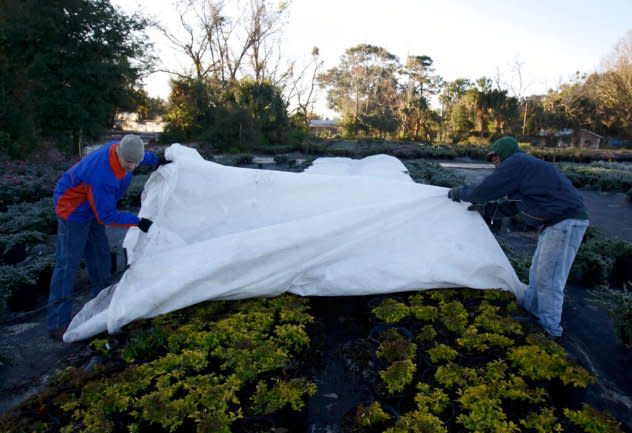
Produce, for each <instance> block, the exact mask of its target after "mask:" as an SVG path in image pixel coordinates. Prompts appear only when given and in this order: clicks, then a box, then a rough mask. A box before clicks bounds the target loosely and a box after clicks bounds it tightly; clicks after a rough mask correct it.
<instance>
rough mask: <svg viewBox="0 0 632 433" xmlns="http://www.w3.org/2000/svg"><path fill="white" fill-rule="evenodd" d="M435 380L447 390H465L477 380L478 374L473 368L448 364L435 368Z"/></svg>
mask: <svg viewBox="0 0 632 433" xmlns="http://www.w3.org/2000/svg"><path fill="white" fill-rule="evenodd" d="M435 379H437V382H439V383H440V384H441V385H443V386H444V387H445V388H447V389H452V388H465V387H466V386H468V385H469V384H470V383H474V382H476V381H477V380H478V374H477V373H476V370H474V369H473V368H469V367H461V366H460V365H458V364H455V363H453V362H450V363H448V364H446V365H440V366H439V367H438V368H437V372H436V373H435Z"/></svg>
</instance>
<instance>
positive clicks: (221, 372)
mask: <svg viewBox="0 0 632 433" xmlns="http://www.w3.org/2000/svg"><path fill="white" fill-rule="evenodd" d="M312 321H313V317H312V316H311V315H310V313H309V301H308V300H307V299H304V298H298V297H295V296H280V297H277V298H270V299H267V298H259V299H253V300H248V301H243V302H231V303H229V302H207V303H205V304H201V305H197V306H194V307H191V308H188V309H186V310H181V311H178V312H174V313H171V314H168V315H164V316H160V317H157V318H155V319H153V320H147V321H144V322H140V323H135V324H133V325H131V326H130V327H129V329H128V330H127V331H126V335H128V338H127V339H126V340H123V339H122V337H121V338H119V340H112V338H109V339H108V338H107V337H103V338H97V339H95V340H93V341H92V342H91V344H90V347H91V348H92V350H93V352H94V353H95V354H97V355H98V356H100V357H102V358H103V359H104V362H103V363H102V364H100V365H98V366H97V368H96V369H94V370H92V371H90V372H86V371H84V370H83V369H81V368H78V367H69V368H67V369H65V370H63V371H62V372H61V373H60V374H59V375H58V376H57V377H56V378H55V379H54V380H53V383H52V385H53V386H52V387H51V388H49V389H48V390H47V391H45V392H44V393H43V394H41V395H39V396H37V397H36V398H34V399H31V400H30V401H28V402H27V403H26V404H24V405H22V406H21V407H20V408H18V409H17V410H14V411H13V412H12V413H11V414H9V415H8V416H5V417H4V418H3V419H2V420H1V421H0V430H2V431H6V432H23V431H27V430H28V431H61V432H65V433H69V432H75V431H77V432H78V431H81V432H115V431H126V432H155V431H171V432H181V431H182V432H183V431H192V430H195V431H199V432H216V433H221V432H224V433H228V432H231V431H248V430H247V427H245V426H247V425H248V422H247V421H248V419H249V418H252V417H261V416H269V417H270V418H269V420H268V422H269V423H270V424H271V425H274V426H276V427H278V428H283V427H286V426H285V423H287V422H291V419H292V417H291V416H290V417H289V418H288V415H291V414H292V413H300V412H301V411H303V410H304V408H305V402H306V399H308V398H309V397H310V396H311V395H313V394H314V392H315V391H316V385H315V384H314V383H312V382H310V381H309V380H308V379H306V378H305V377H302V376H300V374H299V366H300V359H301V358H300V355H301V354H302V353H304V352H305V351H306V350H307V349H308V347H309V344H310V339H309V335H308V333H307V327H308V326H309V324H310V323H311V322H312ZM113 341H121V342H122V343H123V344H121V345H119V346H118V347H116V348H114V349H113V347H115V346H116V345H114V344H113V343H112V342H113ZM275 414H276V415H278V414H281V415H283V416H276V415H275ZM288 419H290V421H288ZM303 419H304V416H302V417H298V418H295V420H294V422H298V423H300V422H302V420H303ZM297 420H298V421H297ZM240 426H241V427H240ZM294 427H295V426H291V427H288V428H290V429H292V428H294ZM242 428H243V429H242ZM244 429H245V430H244Z"/></svg>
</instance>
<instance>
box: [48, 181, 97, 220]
mask: <svg viewBox="0 0 632 433" xmlns="http://www.w3.org/2000/svg"><path fill="white" fill-rule="evenodd" d="M88 194H91V191H90V186H89V185H86V184H81V185H77V186H75V187H72V188H68V189H67V190H66V191H64V193H63V194H62V195H61V196H60V197H59V199H58V200H57V206H56V207H55V213H57V215H59V216H60V217H62V218H63V219H68V217H69V216H70V215H71V214H72V213H73V212H74V211H75V209H77V208H78V207H79V206H81V205H82V204H83V203H84V202H85V201H86V200H87V198H88Z"/></svg>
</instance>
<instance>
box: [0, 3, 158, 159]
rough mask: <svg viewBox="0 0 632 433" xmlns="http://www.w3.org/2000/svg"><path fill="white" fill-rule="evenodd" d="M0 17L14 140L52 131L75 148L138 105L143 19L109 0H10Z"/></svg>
mask: <svg viewBox="0 0 632 433" xmlns="http://www.w3.org/2000/svg"><path fill="white" fill-rule="evenodd" d="M0 17H2V19H0V53H1V54H0V58H1V59H2V63H1V66H0V67H1V68H2V71H3V72H2V74H3V75H4V78H6V83H10V85H7V86H6V87H4V88H2V89H1V91H2V97H1V100H2V101H3V103H4V104H7V105H9V106H10V108H9V109H7V108H6V107H5V108H4V109H3V110H2V111H0V130H5V131H7V132H8V133H9V134H10V135H11V136H12V138H13V139H14V140H18V141H19V140H23V141H24V142H28V141H31V140H32V139H33V136H38V135H41V136H48V137H55V138H57V139H58V140H59V141H60V142H68V141H71V142H72V143H73V144H74V148H75V149H77V148H80V143H81V140H82V137H83V136H88V137H96V136H98V135H99V134H100V133H101V131H103V129H104V128H107V127H110V126H111V122H112V119H113V115H114V112H115V111H116V110H117V109H118V108H120V107H130V108H131V107H132V105H133V103H134V101H133V99H132V95H133V93H134V87H136V86H138V85H139V83H140V80H141V79H142V72H143V69H144V68H147V67H148V65H150V64H151V58H150V57H149V56H148V49H149V48H150V45H149V44H148V43H147V42H146V40H145V39H144V37H143V33H142V31H143V30H144V29H145V27H146V22H145V21H144V20H143V19H141V18H139V17H136V16H126V15H124V14H122V13H121V12H120V11H119V10H117V9H115V8H114V7H113V6H112V5H111V4H110V3H109V1H107V0H64V1H61V0H46V1H45V0H25V1H19V2H17V1H4V2H0ZM20 113H29V115H28V116H24V117H20ZM16 119H20V120H19V122H18V125H14V124H13V122H15V121H16ZM27 131H32V132H31V134H30V135H31V136H29V133H28V132H27Z"/></svg>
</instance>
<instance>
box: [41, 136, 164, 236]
mask: <svg viewBox="0 0 632 433" xmlns="http://www.w3.org/2000/svg"><path fill="white" fill-rule="evenodd" d="M117 148H118V142H116V141H113V142H110V143H107V144H106V145H104V146H103V147H101V148H100V149H97V150H95V151H94V152H92V153H90V154H89V155H87V156H86V157H84V158H83V159H81V161H79V162H78V163H76V164H75V165H73V166H72V167H71V168H70V169H69V170H68V171H66V172H65V173H64V174H63V175H62V177H61V178H60V179H59V181H58V182H57V186H56V187H55V192H54V193H53V203H54V205H55V213H56V214H57V216H58V217H59V218H63V219H64V220H66V221H70V222H88V221H90V220H91V219H92V218H96V219H97V221H98V222H99V223H100V224H106V225H118V226H124V227H129V226H134V225H137V224H138V221H139V220H138V217H137V216H136V215H134V214H133V213H131V212H124V211H119V210H118V209H117V208H116V204H117V202H118V201H119V200H120V199H121V197H122V196H123V193H124V192H125V191H126V190H127V187H128V186H129V184H130V182H131V181H132V174H131V173H126V172H125V170H124V169H123V167H121V164H120V162H119V160H118V156H117V153H116V149H117ZM140 164H141V165H156V164H158V157H157V156H156V155H154V154H153V153H151V152H145V158H144V159H143V160H142V161H141V163H140Z"/></svg>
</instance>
